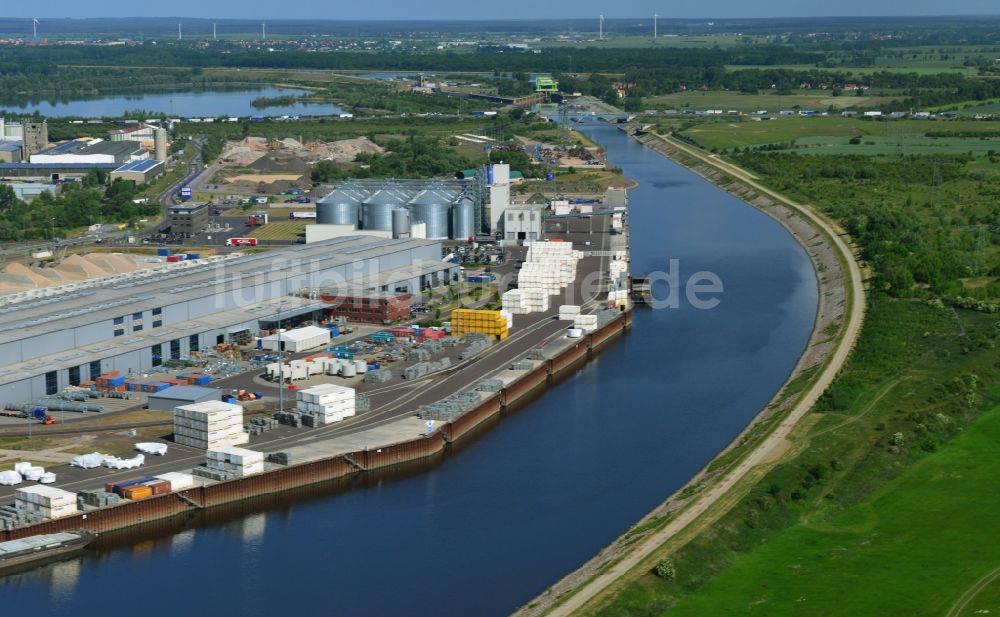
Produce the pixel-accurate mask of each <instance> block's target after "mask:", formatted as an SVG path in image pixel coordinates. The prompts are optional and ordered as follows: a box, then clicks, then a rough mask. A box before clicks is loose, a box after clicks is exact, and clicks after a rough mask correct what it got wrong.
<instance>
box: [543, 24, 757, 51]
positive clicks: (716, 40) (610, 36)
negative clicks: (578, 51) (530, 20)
mask: <svg viewBox="0 0 1000 617" xmlns="http://www.w3.org/2000/svg"><path fill="white" fill-rule="evenodd" d="M649 21H650V23H649V36H615V35H614V33H613V32H605V33H604V40H603V41H601V40H598V38H597V34H598V33H597V32H596V31H595V32H593V33H591V34H590V35H589V36H588V37H587V38H585V39H581V40H572V41H565V40H546V41H544V43H542V46H543V47H601V48H623V49H627V48H634V47H654V46H655V47H693V48H697V47H704V48H706V49H707V48H710V47H715V46H719V47H734V46H736V45H746V44H747V43H746V41H748V40H750V41H758V40H762V37H752V36H739V35H736V34H704V35H693V36H666V35H663V34H661V35H660V36H659V37H658V38H656V39H655V40H654V39H653V23H652V22H653V20H652V19H650V20H649ZM661 25H662V24H661Z"/></svg>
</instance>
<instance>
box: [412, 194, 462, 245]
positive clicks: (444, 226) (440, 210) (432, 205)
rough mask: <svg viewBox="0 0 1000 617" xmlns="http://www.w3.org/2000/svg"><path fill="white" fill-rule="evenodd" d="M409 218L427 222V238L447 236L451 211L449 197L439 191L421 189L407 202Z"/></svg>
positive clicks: (437, 238) (443, 237) (445, 237)
mask: <svg viewBox="0 0 1000 617" xmlns="http://www.w3.org/2000/svg"><path fill="white" fill-rule="evenodd" d="M407 208H409V209H410V214H411V216H410V218H411V220H414V221H423V222H424V223H426V224H427V239H428V240H439V239H447V238H448V225H449V222H450V221H449V219H450V213H451V199H450V197H449V195H447V194H446V193H443V192H441V191H436V190H426V191H421V192H420V193H419V194H418V195H417V196H416V197H414V198H413V200H411V201H410V203H409V204H407Z"/></svg>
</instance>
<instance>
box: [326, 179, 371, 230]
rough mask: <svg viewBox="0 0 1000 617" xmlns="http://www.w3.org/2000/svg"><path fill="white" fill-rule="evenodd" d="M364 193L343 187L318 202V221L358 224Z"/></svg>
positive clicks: (328, 223) (327, 223) (335, 223)
mask: <svg viewBox="0 0 1000 617" xmlns="http://www.w3.org/2000/svg"><path fill="white" fill-rule="evenodd" d="M363 197H364V193H361V192H359V191H356V190H353V189H351V188H348V187H341V188H338V189H337V190H335V191H333V192H332V193H330V194H329V195H327V196H326V197H324V198H323V199H320V200H319V201H317V202H316V223H317V224H319V225H354V226H355V227H356V226H357V225H358V221H359V220H360V219H361V200H362V198H363Z"/></svg>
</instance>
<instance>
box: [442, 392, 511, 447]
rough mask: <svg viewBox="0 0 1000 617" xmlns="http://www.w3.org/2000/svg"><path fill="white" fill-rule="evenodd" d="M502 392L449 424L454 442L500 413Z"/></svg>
mask: <svg viewBox="0 0 1000 617" xmlns="http://www.w3.org/2000/svg"><path fill="white" fill-rule="evenodd" d="M501 398H502V392H497V393H495V394H494V395H493V396H491V397H489V398H488V399H486V400H484V401H483V402H482V403H480V404H479V406H478V407H476V408H475V409H472V410H470V411H469V412H467V413H466V414H464V415H463V416H461V417H460V418H458V419H456V420H455V421H454V422H449V423H448V424H449V434H450V435H451V440H452V441H457V440H458V439H460V438H461V437H462V435H465V434H466V433H468V432H469V431H471V430H472V429H474V428H476V426H478V425H479V424H480V423H481V422H483V421H484V420H486V419H487V418H489V417H491V416H494V415H496V414H498V413H500V399H501Z"/></svg>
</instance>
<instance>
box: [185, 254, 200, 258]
mask: <svg viewBox="0 0 1000 617" xmlns="http://www.w3.org/2000/svg"><path fill="white" fill-rule="evenodd" d="M187 258H188V259H201V255H200V254H199V253H188V254H187Z"/></svg>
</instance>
